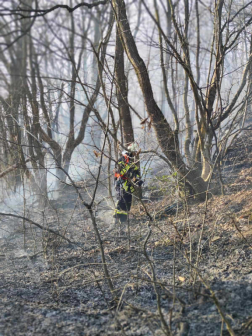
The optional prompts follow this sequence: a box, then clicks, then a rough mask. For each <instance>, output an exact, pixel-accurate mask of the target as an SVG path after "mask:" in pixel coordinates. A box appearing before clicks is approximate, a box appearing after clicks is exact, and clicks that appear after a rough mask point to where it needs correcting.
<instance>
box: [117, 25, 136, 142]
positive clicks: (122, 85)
mask: <svg viewBox="0 0 252 336" xmlns="http://www.w3.org/2000/svg"><path fill="white" fill-rule="evenodd" d="M115 77H116V84H117V90H116V93H117V101H118V106H119V113H120V118H121V123H122V131H123V138H124V142H125V143H126V144H129V143H131V142H134V132H133V127H132V121H131V115H130V109H129V104H128V87H127V86H128V85H127V78H126V76H125V73H124V49H123V45H122V41H121V37H120V32H119V29H118V28H117V30H116V50H115Z"/></svg>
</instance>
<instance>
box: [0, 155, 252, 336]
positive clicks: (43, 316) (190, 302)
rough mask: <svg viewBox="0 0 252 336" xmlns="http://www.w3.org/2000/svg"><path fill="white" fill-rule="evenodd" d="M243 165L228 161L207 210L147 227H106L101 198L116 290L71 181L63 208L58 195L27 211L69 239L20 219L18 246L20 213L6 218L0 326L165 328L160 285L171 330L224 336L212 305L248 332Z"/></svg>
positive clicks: (249, 197)
mask: <svg viewBox="0 0 252 336" xmlns="http://www.w3.org/2000/svg"><path fill="white" fill-rule="evenodd" d="M246 160H251V158H249V156H248V155H247V156H246ZM247 162H248V161H247ZM227 167H228V166H226V168H225V169H227ZM242 167H245V168H242ZM242 167H239V169H238V168H237V169H233V170H232V171H231V169H230V168H229V170H228V169H227V170H226V172H227V171H228V172H232V176H231V175H230V176H231V177H232V178H231V177H230V178H229V180H227V181H226V182H227V183H226V192H227V194H226V195H225V196H214V197H212V198H211V199H210V201H209V202H208V204H207V211H205V204H204V203H203V204H197V203H196V202H192V204H191V205H190V207H189V209H190V212H188V211H185V210H183V209H182V210H181V211H180V213H178V214H175V215H173V216H170V217H167V218H166V219H164V218H163V219H162V220H159V221H156V222H155V223H151V226H149V225H150V223H149V222H148V221H147V219H144V217H141V216H140V218H138V219H136V218H134V217H132V218H131V219H130V226H129V227H130V232H128V230H127V228H123V230H122V232H121V234H120V236H118V232H117V230H114V231H112V232H108V226H109V224H110V222H111V220H112V212H111V210H110V209H109V208H108V206H107V205H106V204H104V205H103V203H102V204H101V205H103V207H104V208H103V209H100V210H99V211H98V217H97V223H98V227H99V230H100V232H101V236H102V240H103V246H104V250H105V256H106V262H107V265H108V269H109V272H110V276H111V279H112V282H113V285H114V292H113V295H112V294H111V291H110V290H109V288H108V283H107V281H106V279H105V277H104V273H103V268H102V261H101V256H100V252H99V248H98V243H97V239H96V238H95V236H94V233H93V229H92V223H91V222H90V219H89V218H88V215H87V212H86V211H85V209H83V208H82V207H81V205H80V203H79V202H78V200H77V201H76V206H70V204H72V203H74V202H75V196H74V193H72V192H71V191H70V190H68V191H67V192H65V196H64V197H63V201H62V203H65V208H64V209H63V208H61V207H60V204H57V206H58V207H57V208H55V209H53V208H48V210H47V211H46V213H43V216H42V215H41V214H39V213H37V214H35V213H33V212H32V211H31V209H30V215H29V214H28V215H29V216H30V217H31V218H32V219H33V220H34V221H36V222H38V223H42V224H43V225H44V226H46V227H49V228H51V229H54V230H59V231H60V232H61V233H62V234H64V235H66V237H68V238H69V239H70V240H71V241H72V242H73V243H71V244H70V243H68V242H66V241H65V240H62V239H61V238H60V237H58V236H55V235H53V234H51V233H48V232H45V231H41V230H40V229H38V228H36V227H34V226H30V225H29V224H28V223H26V224H25V226H26V230H25V249H24V227H23V222H22V220H20V221H19V220H17V219H13V218H10V217H4V218H3V219H2V222H1V227H2V229H3V230H5V232H6V231H8V233H6V235H5V237H3V238H1V239H0V265H1V266H0V335H92V336H93V335H143V336H145V335H147V336H148V335H164V334H165V333H164V332H163V330H162V325H161V322H160V315H159V312H158V309H157V294H158V295H159V296H160V304H161V307H162V313H163V316H164V319H165V321H166V323H167V325H168V327H169V328H170V330H171V333H172V335H180V336H182V335H190V336H196V335H203V336H204V335H206V336H208V335H229V332H228V330H227V325H226V323H223V320H222V317H221V316H220V313H219V310H218V307H219V309H221V312H222V313H223V314H224V316H225V319H226V321H227V322H228V323H229V325H230V327H231V328H232V330H233V331H234V334H235V335H252V267H251V265H252V263H251V258H252V168H251V166H250V165H249V164H248V165H246V166H242ZM225 178H227V176H225ZM163 202H165V200H164V201H163ZM157 203H160V202H157ZM55 205H56V204H54V206H55ZM156 206H158V204H156V203H155V202H154V203H153V204H150V205H149V204H148V207H149V208H150V209H152V207H153V208H154V207H156ZM137 209H138V207H137V206H136V207H135V213H137ZM133 213H134V211H133ZM141 218H142V219H141ZM150 228H151V235H150V237H149V239H148V241H147V240H146V238H147V235H148V233H149V232H150V231H149V230H150ZM129 237H130V239H129ZM145 243H146V253H147V256H148V259H149V260H150V262H151V265H153V266H154V269H155V275H156V289H155V288H154V286H153V274H152V268H151V265H150V262H149V261H148V260H147V258H146V256H145V255H144V253H143V252H144V244H145ZM213 293H214V294H215V296H216V298H217V303H216V301H215V302H214V300H213ZM113 297H116V298H117V299H113Z"/></svg>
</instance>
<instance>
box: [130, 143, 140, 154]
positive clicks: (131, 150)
mask: <svg viewBox="0 0 252 336" xmlns="http://www.w3.org/2000/svg"><path fill="white" fill-rule="evenodd" d="M137 150H138V145H137V144H136V143H135V142H132V143H131V144H130V145H129V146H128V151H129V152H137Z"/></svg>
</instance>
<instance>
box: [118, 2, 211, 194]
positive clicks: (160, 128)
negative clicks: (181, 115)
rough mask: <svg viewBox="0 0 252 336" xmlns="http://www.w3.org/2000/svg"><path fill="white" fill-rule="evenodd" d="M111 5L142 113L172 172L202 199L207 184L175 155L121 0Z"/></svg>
mask: <svg viewBox="0 0 252 336" xmlns="http://www.w3.org/2000/svg"><path fill="white" fill-rule="evenodd" d="M112 3H113V6H114V9H115V13H116V20H117V24H118V28H119V30H120V32H121V36H122V38H123V43H124V48H125V50H126V53H127V56H128V58H129V60H130V62H131V64H132V65H133V67H134V69H135V72H136V75H137V78H138V81H139V84H140V87H141V90H142V93H143V97H144V101H145V105H146V110H147V112H148V114H149V116H150V118H151V121H152V124H153V126H154V129H155V132H156V136H157V139H158V142H159V145H160V148H161V149H162V151H163V153H164V154H165V155H166V157H167V158H168V160H169V162H170V164H171V166H172V167H173V169H174V170H175V171H177V172H178V173H179V174H180V175H181V176H182V177H185V178H186V180H187V181H188V182H189V184H190V185H191V186H192V188H193V189H194V190H195V192H196V193H197V194H198V195H199V197H200V198H201V199H204V198H205V192H206V188H207V184H206V183H205V182H204V181H203V179H202V178H201V177H200V176H198V174H197V172H195V171H193V170H190V171H189V170H188V169H187V167H186V165H185V163H184V162H183V159H182V157H181V155H180V153H179V146H178V135H177V133H176V132H173V131H172V129H171V127H170V125H169V124H168V122H167V120H166V119H165V117H164V115H163V114H162V112H161V110H160V108H159V107H158V105H157V103H156V101H155V99H154V96H153V91H152V86H151V83H150V78H149V75H148V71H147V68H146V65H145V63H144V61H143V60H142V58H141V57H140V56H139V53H138V50H137V47H136V44H135V41H134V39H133V36H132V33H131V30H130V26H129V22H128V19H127V14H126V8H125V3H124V1H123V0H113V1H112Z"/></svg>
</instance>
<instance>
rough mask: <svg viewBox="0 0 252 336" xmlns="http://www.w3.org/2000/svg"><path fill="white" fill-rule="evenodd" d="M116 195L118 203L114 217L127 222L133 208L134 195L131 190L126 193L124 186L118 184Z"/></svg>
mask: <svg viewBox="0 0 252 336" xmlns="http://www.w3.org/2000/svg"><path fill="white" fill-rule="evenodd" d="M116 195H117V201H118V202H117V206H116V209H115V215H114V217H116V218H118V219H119V220H120V221H121V222H125V221H127V217H128V212H129V211H130V208H131V203H132V193H131V192H130V188H128V190H127V191H126V190H125V188H124V187H123V185H122V184H117V186H116Z"/></svg>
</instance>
